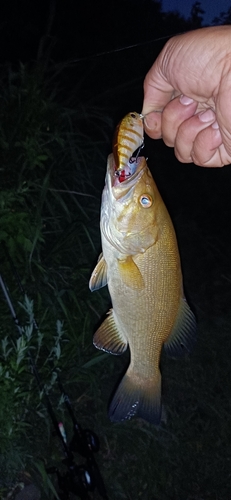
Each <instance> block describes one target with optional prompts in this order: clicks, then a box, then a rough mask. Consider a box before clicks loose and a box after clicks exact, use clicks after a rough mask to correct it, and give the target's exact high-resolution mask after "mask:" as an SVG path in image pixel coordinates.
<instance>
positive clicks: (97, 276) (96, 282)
mask: <svg viewBox="0 0 231 500" xmlns="http://www.w3.org/2000/svg"><path fill="white" fill-rule="evenodd" d="M106 284H107V264H106V262H105V259H104V256H103V254H102V253H101V254H100V256H99V258H98V262H97V264H96V266H95V269H94V271H93V273H92V275H91V278H90V281H89V288H90V290H91V292H94V291H95V290H99V288H102V287H103V286H105V285H106Z"/></svg>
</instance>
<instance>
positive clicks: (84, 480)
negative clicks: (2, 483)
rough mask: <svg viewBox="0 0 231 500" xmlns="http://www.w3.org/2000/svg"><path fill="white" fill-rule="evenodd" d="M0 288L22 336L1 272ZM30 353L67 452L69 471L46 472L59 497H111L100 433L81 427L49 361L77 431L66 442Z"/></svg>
mask: <svg viewBox="0 0 231 500" xmlns="http://www.w3.org/2000/svg"><path fill="white" fill-rule="evenodd" d="M3 248H4V252H5V255H6V257H7V260H8V261H9V264H10V267H11V269H12V272H13V274H14V276H15V278H16V280H17V282H18V286H19V288H20V291H21V293H22V294H23V295H26V292H25V289H24V287H23V285H22V282H21V280H20V277H19V274H18V272H17V269H16V267H15V265H14V263H13V261H12V259H11V257H10V255H9V253H8V251H7V249H6V246H5V245H4V243H3ZM0 287H1V288H2V291H3V294H4V297H5V299H6V302H7V305H8V307H9V309H10V312H11V315H12V317H13V320H14V323H15V326H16V327H17V330H18V332H19V335H20V336H22V335H23V328H22V327H21V325H20V322H19V320H18V318H17V314H16V312H15V309H14V306H13V303H12V300H11V298H10V295H9V292H8V289H7V286H6V284H5V282H4V279H3V277H2V275H1V274H0ZM33 326H34V327H35V329H36V330H39V327H38V324H37V322H36V320H35V318H33ZM28 355H29V360H30V364H31V367H32V372H33V375H34V377H35V379H36V381H37V384H38V387H39V390H40V392H42V393H43V395H44V398H45V402H46V407H47V411H48V414H49V415H50V418H51V420H52V423H53V426H54V429H55V431H56V434H57V436H58V437H59V439H60V440H61V443H62V446H63V449H64V455H65V459H64V460H62V463H63V464H64V465H66V466H67V469H68V470H67V472H66V474H64V475H63V474H61V473H60V472H59V469H58V468H57V467H47V468H46V472H47V473H50V474H52V473H55V474H56V475H57V478H58V484H59V488H60V490H62V492H61V493H60V495H62V493H63V494H64V496H60V498H63V499H64V500H67V499H68V498H69V493H73V494H74V495H77V496H79V497H80V498H81V499H82V500H90V497H89V494H88V492H89V491H94V490H95V489H97V490H98V492H99V494H100V496H101V498H102V499H104V500H108V497H107V493H106V489H105V485H104V481H103V478H102V476H101V473H100V471H99V468H98V465H97V463H96V461H95V458H94V453H95V452H97V451H98V450H99V439H98V437H97V435H96V434H95V433H94V432H93V431H91V430H89V429H82V427H81V426H80V425H79V424H78V422H77V420H76V417H75V414H74V412H73V409H72V405H71V402H70V399H69V396H68V395H67V393H66V392H65V390H64V387H63V385H62V382H61V379H60V377H59V374H58V373H57V371H56V370H55V368H54V366H53V363H52V362H51V361H50V364H51V365H52V370H53V372H55V373H56V375H57V383H58V386H59V389H60V392H61V394H62V396H63V400H64V403H65V405H66V408H67V410H68V412H69V415H70V417H71V420H72V423H73V430H74V434H73V437H72V439H71V441H70V444H69V445H68V444H67V440H66V435H65V430H64V428H63V425H62V424H60V423H58V420H57V418H56V415H55V412H54V410H53V408H52V405H51V402H50V399H49V396H48V394H47V391H46V388H45V386H44V384H42V382H41V378H40V375H39V372H38V369H37V367H36V364H35V361H34V358H33V356H32V354H31V352H30V349H29V351H28ZM73 452H77V453H79V454H80V455H81V456H83V457H84V458H85V459H86V463H85V464H81V465H77V464H76V463H75V461H74V455H73Z"/></svg>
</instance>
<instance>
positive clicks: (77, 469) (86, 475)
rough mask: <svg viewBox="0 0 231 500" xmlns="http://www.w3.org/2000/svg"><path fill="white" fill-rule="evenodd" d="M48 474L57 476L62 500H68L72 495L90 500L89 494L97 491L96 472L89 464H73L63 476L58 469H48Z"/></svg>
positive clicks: (82, 499)
mask: <svg viewBox="0 0 231 500" xmlns="http://www.w3.org/2000/svg"><path fill="white" fill-rule="evenodd" d="M63 462H65V460H64V461H63ZM46 472H47V473H48V474H56V476H57V480H58V486H59V490H60V491H59V492H58V494H59V497H60V500H68V499H69V495H70V493H72V494H74V495H77V496H78V497H79V498H81V500H89V499H90V497H89V495H88V493H89V492H91V491H94V489H95V480H94V471H93V470H91V466H88V465H87V464H81V465H76V464H73V465H72V467H70V466H69V467H68V470H67V471H66V472H65V473H64V474H61V472H60V471H59V469H58V468H57V467H48V468H47V469H46Z"/></svg>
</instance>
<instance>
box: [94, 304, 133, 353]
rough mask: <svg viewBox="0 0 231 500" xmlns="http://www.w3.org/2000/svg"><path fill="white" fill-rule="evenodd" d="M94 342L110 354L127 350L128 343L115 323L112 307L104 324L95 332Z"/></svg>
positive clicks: (98, 347)
mask: <svg viewBox="0 0 231 500" xmlns="http://www.w3.org/2000/svg"><path fill="white" fill-rule="evenodd" d="M93 344H94V346H95V347H97V349H101V350H102V351H106V352H109V353H110V354H123V352H125V351H126V349H127V346H128V343H127V340H126V339H125V338H124V336H123V335H122V334H121V333H120V332H119V330H118V328H117V326H116V324H115V320H114V317H113V310H112V309H111V310H110V311H109V312H108V316H107V318H106V319H105V320H104V322H103V323H102V325H101V326H100V327H99V328H98V330H97V331H96V332H95V334H94V337H93Z"/></svg>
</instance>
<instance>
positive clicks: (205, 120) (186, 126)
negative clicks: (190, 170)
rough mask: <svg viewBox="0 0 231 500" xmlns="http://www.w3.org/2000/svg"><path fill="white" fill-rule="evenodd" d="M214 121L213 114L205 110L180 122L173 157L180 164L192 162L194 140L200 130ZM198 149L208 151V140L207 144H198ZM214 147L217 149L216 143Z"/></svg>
mask: <svg viewBox="0 0 231 500" xmlns="http://www.w3.org/2000/svg"><path fill="white" fill-rule="evenodd" d="M215 120H216V116H215V113H214V112H213V111H212V110H211V109H207V110H206V111H202V112H200V113H198V114H196V115H194V116H191V117H190V118H188V120H185V121H184V122H182V124H181V125H180V127H179V129H178V131H177V135H176V139H175V155H176V157H177V158H178V160H179V161H181V162H182V163H190V162H192V151H194V146H195V144H194V143H195V141H196V138H197V137H198V136H199V133H200V132H201V131H202V130H204V129H205V128H207V127H209V125H212V123H214V122H215ZM199 147H202V148H203V149H206V150H208V149H210V148H211V141H210V139H209V138H208V144H207V143H205V144H204V145H202V144H201V142H200V145H199ZM214 147H218V146H217V144H216V143H215V144H214ZM197 154H198V149H197Z"/></svg>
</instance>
